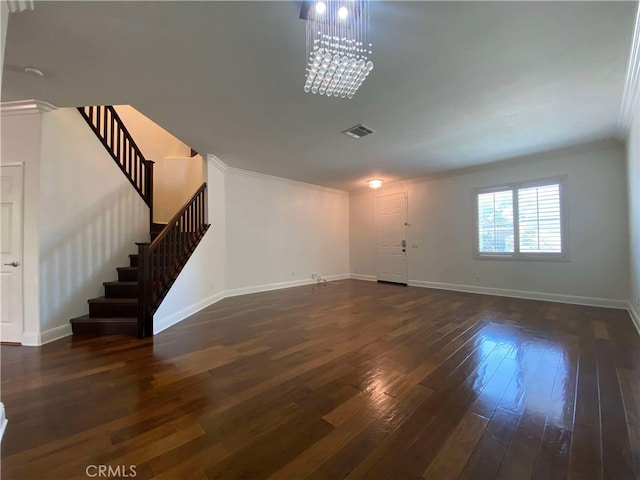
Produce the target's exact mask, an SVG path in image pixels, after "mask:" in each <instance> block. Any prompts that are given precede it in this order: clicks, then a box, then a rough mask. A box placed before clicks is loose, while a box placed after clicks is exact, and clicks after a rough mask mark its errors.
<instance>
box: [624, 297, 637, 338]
mask: <svg viewBox="0 0 640 480" xmlns="http://www.w3.org/2000/svg"><path fill="white" fill-rule="evenodd" d="M627 310H629V316H630V317H631V321H632V322H633V325H634V326H635V327H636V330H637V331H638V334H640V314H639V313H638V312H637V311H636V309H635V308H633V304H632V303H631V302H629V305H628V308H627Z"/></svg>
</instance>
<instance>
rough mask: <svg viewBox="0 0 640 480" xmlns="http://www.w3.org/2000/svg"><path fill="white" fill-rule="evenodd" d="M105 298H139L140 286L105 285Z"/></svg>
mask: <svg viewBox="0 0 640 480" xmlns="http://www.w3.org/2000/svg"><path fill="white" fill-rule="evenodd" d="M104 296H105V297H107V298H138V285H113V284H111V285H105V286H104Z"/></svg>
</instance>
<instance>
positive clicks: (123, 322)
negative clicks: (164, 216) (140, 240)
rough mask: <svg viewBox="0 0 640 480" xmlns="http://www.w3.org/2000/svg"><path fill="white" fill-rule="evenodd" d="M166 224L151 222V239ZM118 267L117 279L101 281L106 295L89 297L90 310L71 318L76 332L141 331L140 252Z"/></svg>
mask: <svg viewBox="0 0 640 480" xmlns="http://www.w3.org/2000/svg"><path fill="white" fill-rule="evenodd" d="M166 226H167V224H166V223H152V224H151V235H150V237H151V240H152V241H153V240H154V239H155V238H156V237H157V236H158V235H159V234H160V232H162V230H163V229H164V228H165V227H166ZM116 270H117V271H118V280H117V281H110V282H103V284H102V285H104V296H103V297H96V298H91V299H89V313H88V314H87V315H82V316H80V317H77V318H72V319H71V328H72V330H73V333H74V334H93V335H113V334H125V335H137V334H138V290H139V289H138V254H132V255H129V265H128V266H125V267H118V268H117V269H116Z"/></svg>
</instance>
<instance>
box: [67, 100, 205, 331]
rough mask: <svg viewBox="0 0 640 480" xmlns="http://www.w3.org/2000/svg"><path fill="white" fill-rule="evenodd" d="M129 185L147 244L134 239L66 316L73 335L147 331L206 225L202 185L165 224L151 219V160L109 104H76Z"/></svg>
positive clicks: (203, 186)
mask: <svg viewBox="0 0 640 480" xmlns="http://www.w3.org/2000/svg"><path fill="white" fill-rule="evenodd" d="M78 110H79V111H80V114H81V115H82V117H83V118H84V119H85V120H86V122H87V123H88V124H89V127H90V128H91V129H92V130H93V132H94V133H95V134H96V136H97V137H98V139H99V140H100V142H101V143H102V144H103V145H104V147H105V148H106V149H107V151H108V152H109V154H110V155H111V157H112V158H113V159H114V161H115V162H116V164H117V165H118V167H120V169H121V170H122V172H123V174H124V175H125V176H126V177H127V179H128V180H129V182H130V183H131V185H132V186H133V188H135V190H136V191H137V192H138V193H139V194H140V196H141V197H142V199H143V200H144V201H145V203H146V204H147V205H148V206H149V209H150V212H149V218H150V229H149V230H150V231H149V236H150V240H151V243H146V242H145V243H138V244H137V246H138V253H137V254H134V255H129V265H128V266H123V267H119V268H117V271H118V280H117V281H108V282H104V283H103V285H104V296H103V297H96V298H92V299H90V300H89V314H88V315H83V316H80V317H77V318H73V319H71V327H72V330H73V333H74V334H92V335H111V334H126V335H137V336H138V337H139V338H143V337H147V336H151V335H153V314H154V313H155V311H156V310H157V309H158V307H159V306H160V304H161V303H162V300H163V299H164V297H165V296H166V294H167V293H168V292H169V289H170V288H171V286H172V285H173V283H174V282H175V280H176V279H177V277H178V275H179V274H180V272H181V271H182V268H183V267H184V265H185V264H186V263H187V260H189V257H190V256H191V255H192V253H193V252H194V250H195V249H196V247H197V246H198V244H199V243H200V241H201V240H202V237H203V236H204V235H205V233H206V232H207V230H208V228H209V224H208V223H207V221H206V219H207V184H206V183H204V184H202V186H201V187H200V188H199V189H198V190H197V191H196V192H195V193H194V194H193V196H192V197H191V198H190V199H189V200H188V201H187V203H186V204H185V205H184V206H183V207H182V208H181V209H180V210H179V211H178V212H177V213H176V215H175V216H174V217H173V218H172V219H171V220H170V221H169V222H168V223H166V224H159V223H153V220H152V218H153V162H152V161H150V160H147V159H145V158H144V156H143V155H142V153H141V151H140V149H139V148H138V146H137V145H136V143H135V142H134V140H133V138H131V135H130V134H129V132H128V130H127V129H126V127H125V126H124V124H123V122H122V120H121V119H120V117H119V116H118V114H117V112H116V110H115V109H114V108H113V107H112V106H92V107H81V108H78Z"/></svg>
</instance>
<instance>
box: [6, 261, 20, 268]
mask: <svg viewBox="0 0 640 480" xmlns="http://www.w3.org/2000/svg"><path fill="white" fill-rule="evenodd" d="M5 265H8V266H10V267H18V266H20V262H16V261H15V260H14V261H13V262H11V263H5Z"/></svg>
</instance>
